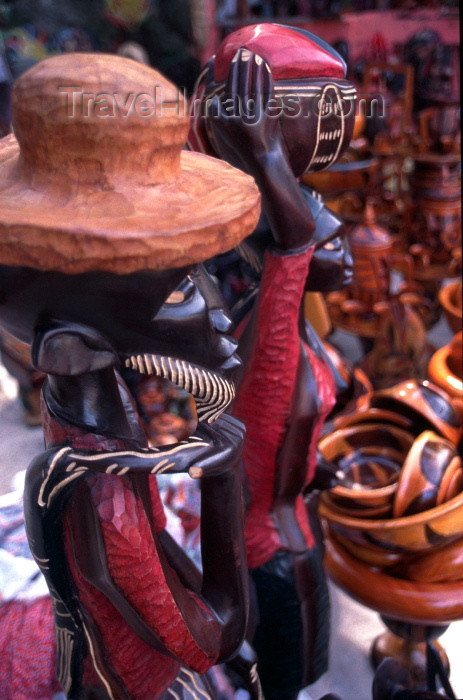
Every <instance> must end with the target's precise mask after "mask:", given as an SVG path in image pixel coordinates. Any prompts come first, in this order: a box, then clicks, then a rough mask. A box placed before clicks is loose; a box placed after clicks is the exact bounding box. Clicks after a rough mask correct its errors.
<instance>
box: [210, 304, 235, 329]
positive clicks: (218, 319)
mask: <svg viewBox="0 0 463 700" xmlns="http://www.w3.org/2000/svg"><path fill="white" fill-rule="evenodd" d="M209 320H210V322H211V325H212V327H213V328H215V330H216V331H219V332H220V333H226V332H227V331H229V330H230V328H231V327H232V320H231V318H230V317H229V315H228V314H227V313H226V312H225V311H224V310H223V309H210V311H209Z"/></svg>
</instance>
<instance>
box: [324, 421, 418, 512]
mask: <svg viewBox="0 0 463 700" xmlns="http://www.w3.org/2000/svg"><path fill="white" fill-rule="evenodd" d="M413 439H414V438H413V435H411V434H410V433H408V432H406V431H405V430H402V429H401V428H398V427H395V426H392V425H390V426H386V425H381V424H379V423H377V424H375V423H371V424H368V425H356V426H352V427H349V428H344V429H339V430H335V431H333V432H332V433H330V434H329V435H326V436H325V437H324V438H322V439H321V440H320V442H319V443H318V448H319V450H320V452H321V453H322V455H323V456H324V458H325V459H327V460H328V461H330V462H332V463H334V464H336V466H337V467H338V470H339V471H341V472H342V474H343V476H344V480H343V482H342V485H339V486H336V487H335V488H333V489H331V491H330V494H329V498H330V501H331V502H332V504H333V506H334V507H335V508H336V509H337V510H339V511H340V512H344V513H346V514H350V515H357V514H358V515H360V516H361V515H363V516H365V517H372V516H373V517H374V516H376V515H384V514H386V513H388V512H389V511H390V509H391V504H392V499H393V495H394V493H395V491H396V489H397V479H398V475H399V472H400V469H401V466H402V463H403V461H404V459H405V457H406V455H407V453H408V451H409V449H410V447H411V445H412V443H413Z"/></svg>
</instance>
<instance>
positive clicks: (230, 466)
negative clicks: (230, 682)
mask: <svg viewBox="0 0 463 700" xmlns="http://www.w3.org/2000/svg"><path fill="white" fill-rule="evenodd" d="M67 86H72V87H67ZM70 91H71V92H72V91H74V92H73V93H72V94H71V92H70ZM73 95H74V96H73ZM140 95H143V98H140ZM118 100H119V101H118ZM147 109H149V111H148V112H147V111H146V110H147ZM70 110H71V111H70ZM13 123H14V131H15V135H16V138H14V137H13V136H9V137H7V138H6V139H5V140H3V141H2V142H0V161H1V166H2V167H1V175H0V261H1V266H0V290H1V291H0V321H1V324H2V325H3V326H4V327H5V328H6V329H7V330H8V331H9V332H10V333H12V334H13V335H15V336H16V337H18V338H19V339H20V340H22V341H23V342H27V343H32V358H33V362H34V365H35V366H36V367H37V368H39V369H40V370H41V371H43V372H45V373H46V374H47V375H48V379H47V381H46V383H45V386H44V391H43V425H44V432H45V442H46V451H45V452H44V453H43V454H42V455H40V456H38V457H37V458H36V459H35V460H34V461H33V463H32V464H31V466H30V468H29V470H28V474H27V483H26V489H25V498H24V505H25V517H26V527H27V533H28V538H29V542H30V547H31V550H32V552H33V554H34V557H35V559H36V561H37V563H38V565H39V567H40V569H41V570H42V572H43V574H44V576H45V578H46V580H47V583H48V585H49V588H50V593H51V596H52V600H53V607H54V615H55V628H56V641H57V658H58V676H59V680H60V682H61V685H62V687H63V690H64V691H65V693H66V694H67V696H68V697H69V698H84V697H95V698H118V699H119V698H131V699H132V700H138V699H139V700H142V699H144V700H153V698H160V697H183V698H195V697H199V696H201V697H204V698H205V697H209V696H210V693H211V692H212V691H211V690H210V689H209V687H208V682H207V679H206V678H205V677H204V676H202V675H199V674H203V673H204V672H206V671H207V669H208V668H210V667H211V666H212V665H213V664H214V663H216V662H217V661H219V660H220V659H223V658H225V657H228V656H230V655H231V654H232V653H233V652H234V651H235V650H236V649H237V648H238V647H239V645H240V644H241V641H242V638H243V634H244V630H245V627H246V617H247V615H246V610H247V587H246V577H247V574H246V568H245V558H244V549H243V546H242V525H241V501H240V490H241V487H240V477H239V468H238V464H239V457H240V450H241V443H242V435H243V429H242V425H241V424H240V423H239V422H238V421H237V419H236V418H232V417H230V416H227V415H225V414H223V415H221V414H222V413H223V411H224V410H225V409H226V407H227V405H228V404H229V402H230V401H231V399H232V397H233V383H232V381H231V378H230V376H229V375H230V373H231V372H232V370H233V369H234V368H235V367H236V365H237V364H238V362H237V358H236V355H235V354H234V353H235V348H236V342H235V341H233V340H231V339H229V338H228V337H227V336H226V335H225V333H226V331H227V330H228V329H229V326H230V320H229V318H228V317H227V315H226V314H225V312H224V311H223V309H222V306H221V298H220V295H219V294H218V292H217V290H216V289H215V287H214V285H213V284H212V282H211V279H210V278H209V277H208V275H207V273H206V272H205V271H204V269H203V268H202V267H201V266H199V265H198V264H197V263H198V262H199V261H201V260H203V259H205V258H206V257H207V256H210V255H212V254H216V253H218V252H223V251H225V250H226V249H227V248H229V247H231V246H233V245H235V244H237V243H238V242H239V241H240V240H241V239H242V238H243V236H245V235H246V234H248V233H249V232H250V231H251V230H252V229H253V227H254V226H255V223H256V220H257V216H258V211H259V194H258V191H257V189H256V187H255V185H254V183H253V182H252V180H251V178H249V177H248V176H246V175H244V174H243V173H241V172H239V171H237V170H234V169H233V168H231V167H230V166H228V165H226V164H222V163H220V162H218V161H217V160H212V159H209V158H206V157H203V156H200V155H197V154H190V153H182V152H181V148H182V146H183V143H184V141H185V139H186V135H187V131H188V116H187V114H186V110H185V109H184V105H183V100H182V98H181V97H180V96H179V94H178V92H177V91H176V89H175V88H174V86H172V85H171V84H170V83H168V82H167V81H166V80H165V79H164V78H163V77H162V76H161V75H160V74H158V73H156V72H155V71H153V70H152V69H150V68H148V67H146V66H142V65H141V64H137V63H135V62H133V61H130V60H128V59H124V58H121V57H116V56H105V55H90V54H75V55H73V54H67V55H63V56H57V57H53V58H49V59H46V60H44V61H43V62H41V63H39V64H37V65H36V66H35V67H34V68H32V69H31V70H30V71H28V72H27V73H25V74H24V75H23V76H21V78H20V79H19V80H18V82H17V83H16V86H15V89H14V92H13ZM16 139H17V140H16ZM224 192H226V193H227V201H226V203H225V202H224V199H223V193H224ZM124 365H125V366H126V367H128V368H133V370H134V371H138V372H141V373H142V374H143V373H148V374H150V373H154V374H157V375H160V376H162V377H164V378H168V379H169V380H171V381H172V382H174V383H176V384H177V385H179V386H181V387H182V388H185V389H186V390H187V391H189V392H190V393H191V394H192V395H193V397H194V399H195V402H196V406H197V414H198V425H197V428H196V431H195V432H194V434H193V435H191V436H190V437H188V438H187V439H185V440H182V441H181V442H178V443H175V444H171V445H168V446H162V447H159V448H150V447H149V446H148V445H147V441H146V438H145V435H144V433H143V431H142V429H141V427H140V423H139V420H138V416H137V413H136V411H135V408H134V402H133V400H132V398H131V396H130V394H129V393H128V390H127V387H126V386H125V385H124V383H123V382H122V380H121V379H120V377H119V375H118V372H117V368H118V367H120V366H124ZM188 471H189V473H190V475H191V476H192V477H195V478H200V479H201V491H202V546H203V549H202V553H203V575H202V576H201V575H200V574H198V571H197V570H196V569H195V567H194V566H193V565H192V564H191V562H190V561H189V560H188V559H187V558H186V557H185V555H184V554H183V551H182V550H181V549H180V547H178V546H177V545H176V544H175V542H174V541H173V540H172V539H171V538H170V537H169V535H168V534H167V532H166V531H165V529H164V526H165V517H164V513H163V509H162V505H161V502H160V499H159V495H158V491H157V486H156V478H155V476H154V475H155V474H157V473H168V472H188Z"/></svg>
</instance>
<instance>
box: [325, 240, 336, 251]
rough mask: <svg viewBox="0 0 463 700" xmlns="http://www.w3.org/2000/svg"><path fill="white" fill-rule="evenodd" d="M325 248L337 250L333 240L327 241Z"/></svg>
mask: <svg viewBox="0 0 463 700" xmlns="http://www.w3.org/2000/svg"><path fill="white" fill-rule="evenodd" d="M323 248H324V249H325V250H335V249H336V246H335V244H334V243H333V242H332V241H328V243H325V245H324V246H323Z"/></svg>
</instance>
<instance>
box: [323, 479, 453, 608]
mask: <svg viewBox="0 0 463 700" xmlns="http://www.w3.org/2000/svg"><path fill="white" fill-rule="evenodd" d="M319 513H320V516H321V518H322V519H325V520H326V521H327V522H328V523H329V525H330V526H331V527H332V528H333V529H334V530H335V531H336V532H339V533H340V534H341V535H342V536H344V537H347V538H348V539H350V540H352V541H357V542H360V543H361V544H370V545H372V544H375V545H377V546H378V547H380V548H383V549H388V550H390V551H392V552H425V551H427V550H431V549H433V548H436V547H438V546H441V545H444V544H447V543H449V542H451V541H452V540H456V539H457V538H459V537H462V536H463V493H459V494H458V495H457V496H455V497H454V498H452V499H450V500H449V501H446V502H445V503H442V504H441V505H439V506H436V507H435V508H431V509H430V510H426V511H424V512H423V513H416V514H414V515H408V516H404V517H401V518H391V519H386V518H380V519H373V518H356V517H349V516H347V515H345V514H343V513H339V512H338V511H337V510H335V509H334V508H332V507H330V504H329V502H327V501H326V499H325V498H324V494H322V495H321V497H320V505H319ZM462 598H463V594H462Z"/></svg>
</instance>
